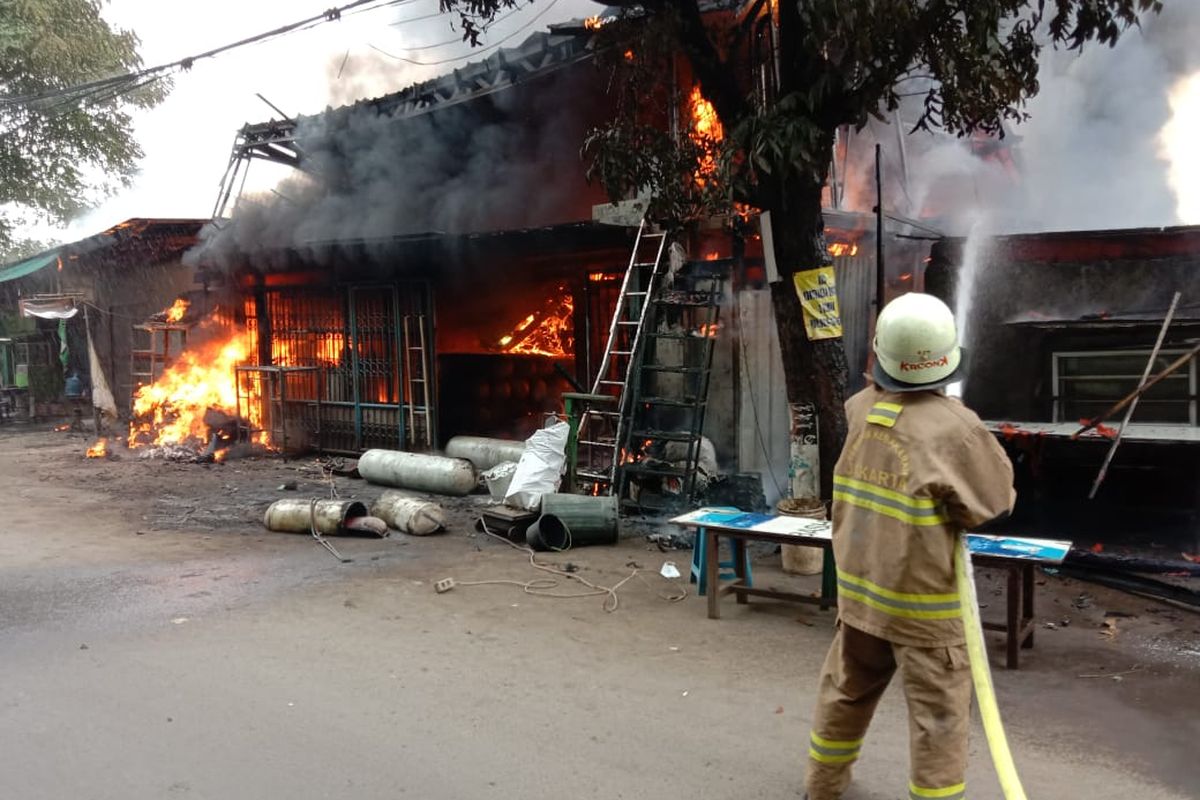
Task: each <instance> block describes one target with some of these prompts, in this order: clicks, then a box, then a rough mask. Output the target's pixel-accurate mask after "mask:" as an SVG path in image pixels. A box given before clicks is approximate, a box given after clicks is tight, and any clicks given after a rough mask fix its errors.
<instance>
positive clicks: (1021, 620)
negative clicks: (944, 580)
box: [967, 533, 1071, 669]
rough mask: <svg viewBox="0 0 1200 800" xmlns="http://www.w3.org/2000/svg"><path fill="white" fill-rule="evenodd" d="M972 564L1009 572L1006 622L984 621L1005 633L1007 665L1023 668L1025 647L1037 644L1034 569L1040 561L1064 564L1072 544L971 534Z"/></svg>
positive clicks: (988, 626)
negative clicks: (1063, 561) (1021, 660)
mask: <svg viewBox="0 0 1200 800" xmlns="http://www.w3.org/2000/svg"><path fill="white" fill-rule="evenodd" d="M967 549H969V550H970V551H971V563H972V564H974V565H975V566H978V567H993V568H995V569H1002V570H1004V571H1005V572H1006V573H1007V576H1006V577H1007V587H1006V591H1005V612H1004V622H983V623H982V624H983V628H984V630H989V631H999V632H1001V633H1003V634H1004V645H1005V647H1004V651H1005V665H1006V666H1007V667H1008V668H1009V669H1019V668H1020V653H1021V650H1028V649H1030V648H1031V647H1033V631H1034V627H1035V626H1036V621H1035V619H1034V616H1033V587H1034V581H1033V569H1034V567H1036V566H1037V565H1038V564H1043V565H1047V564H1049V565H1053V564H1061V563H1062V560H1063V558H1064V557H1065V556H1066V555H1067V551H1068V550H1070V549H1071V543H1070V542H1065V541H1055V540H1050V539H1030V538H1027V537H1023V536H1022V537H1018V536H984V535H981V534H976V533H970V534H967Z"/></svg>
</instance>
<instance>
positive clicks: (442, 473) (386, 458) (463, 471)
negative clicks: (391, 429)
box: [358, 449, 479, 496]
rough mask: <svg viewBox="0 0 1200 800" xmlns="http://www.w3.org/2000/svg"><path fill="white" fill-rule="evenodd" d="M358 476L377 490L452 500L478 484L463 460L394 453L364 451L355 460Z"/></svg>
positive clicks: (472, 468)
mask: <svg viewBox="0 0 1200 800" xmlns="http://www.w3.org/2000/svg"><path fill="white" fill-rule="evenodd" d="M358 473H359V474H360V475H362V476H363V478H365V479H366V480H368V481H370V482H371V483H375V484H379V485H381V486H395V487H397V488H400V489H414V490H417V491H422V492H431V493H433V494H446V495H456V496H463V495H467V494H470V493H471V492H472V491H473V490H474V489H475V487H476V486H477V485H478V483H479V481H478V478H477V477H476V475H475V467H474V466H473V465H472V464H471V462H470V461H467V460H466V459H461V458H446V457H444V456H431V455H426V454H424V453H405V452H401V451H398V450H378V449H375V450H368V451H367V452H365V453H363V454H362V457H361V458H359V459H358Z"/></svg>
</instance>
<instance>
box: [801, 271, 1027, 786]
mask: <svg viewBox="0 0 1200 800" xmlns="http://www.w3.org/2000/svg"><path fill="white" fill-rule="evenodd" d="M874 351H875V362H874V365H873V367H872V372H871V378H872V381H871V383H870V384H869V385H868V386H867V388H865V389H863V390H862V391H861V392H859V393H858V394H856V395H854V396H853V397H851V398H850V399H849V401H847V403H846V417H847V422H848V432H847V438H846V446H845V448H844V449H843V451H842V454H841V457H840V458H839V459H838V462H837V465H836V466H835V468H834V479H833V481H834V486H833V552H834V557H835V561H836V563H837V581H838V620H837V630H836V632H835V634H834V639H833V643H832V645H830V648H829V653H828V655H827V656H826V658H825V665H824V667H823V668H822V670H821V681H820V686H819V688H818V695H817V708H816V711H815V713H814V715H813V727H812V732H811V734H810V738H809V747H808V771H807V775H806V790H807V792H808V794H807V797H808V798H809V800H835V799H836V798H839V797H841V795H842V792H843V791H844V790H845V789H846V786H847V785H848V784H849V782H850V771H851V766H852V764H853V763H854V761H855V760H856V759H857V758H858V756H859V753H860V751H861V750H862V747H863V741H864V737H865V736H866V733H867V727H868V725H869V724H870V722H871V716H872V714H873V713H874V712H875V706H876V705H877V704H878V702H879V698H880V697H881V696H882V695H883V692H884V689H886V688H887V685H888V683H889V682H890V680H891V678H892V676H893V675H894V674H895V673H896V672H897V670H898V671H899V673H900V676H901V678H902V680H903V684H904V693H905V699H906V700H907V702H908V722H909V750H910V772H909V784H908V795H907V796H908V797H909V798H911V800H926V799H927V798H937V800H955V799H956V798H961V797H963V796H964V792H965V788H966V787H965V782H964V776H965V772H966V766H967V728H968V720H969V710H970V701H971V677H970V669H969V664H968V661H967V648H966V642H965V639H964V635H963V624H962V619H961V616H962V610H961V604H960V602H959V596H958V593H957V591H956V587H955V577H954V553H955V548H956V547H957V538H958V536H959V534H960V533H961V532H962V531H963V530H966V529H972V528H975V527H977V526H979V525H982V524H983V523H986V522H989V521H991V520H993V519H996V518H998V517H1001V516H1004V515H1006V514H1008V513H1009V512H1010V511H1011V510H1012V507H1013V503H1014V501H1015V499H1016V495H1015V493H1014V491H1013V488H1012V487H1013V473H1012V464H1011V463H1010V462H1009V460H1008V457H1007V456H1006V455H1005V453H1004V450H1003V449H1002V448H1001V447H1000V445H999V443H998V442H997V441H996V440H995V438H994V437H993V436H992V434H991V433H990V432H989V431H988V429H987V428H986V427H984V425H983V423H982V422H980V420H979V417H977V416H976V415H975V414H974V413H973V412H971V411H970V410H968V409H967V408H966V407H965V406H963V405H962V403H960V402H959V401H958V400H956V399H954V398H951V397H948V396H946V393H945V391H944V388H943V387H945V386H946V385H948V384H950V383H953V382H956V381H958V380H960V379H961V378H962V374H963V370H964V354H963V351H962V348H961V347H960V346H959V343H958V332H957V330H956V328H955V324H954V315H953V313H952V312H951V311H950V309H949V308H947V307H946V304H945V303H943V302H942V301H940V300H938V299H937V298H935V297H933V296H932V295H927V294H919V293H911V294H906V295H903V296H901V297H898V298H896V299H895V300H893V301H892V302H891V303H889V304H888V305H887V306H886V307H885V308H884V309H883V313H881V314H880V315H879V320H878V322H877V323H876V335H875V342H874Z"/></svg>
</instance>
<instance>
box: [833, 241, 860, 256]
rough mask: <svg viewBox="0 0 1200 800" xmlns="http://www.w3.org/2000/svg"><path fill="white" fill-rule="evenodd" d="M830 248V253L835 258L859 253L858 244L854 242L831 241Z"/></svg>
mask: <svg viewBox="0 0 1200 800" xmlns="http://www.w3.org/2000/svg"><path fill="white" fill-rule="evenodd" d="M828 250H829V255H831V256H833V257H834V258H837V257H839V256H856V255H858V245H857V244H855V243H854V242H830V243H829V247H828Z"/></svg>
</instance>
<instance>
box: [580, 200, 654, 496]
mask: <svg viewBox="0 0 1200 800" xmlns="http://www.w3.org/2000/svg"><path fill="white" fill-rule="evenodd" d="M666 251H667V234H666V233H665V232H662V231H656V230H651V225H650V223H648V222H647V221H646V220H645V219H644V218H643V219H642V222H641V224H640V225H639V226H638V232H637V238H636V239H635V240H634V244H633V252H632V253H631V254H630V256H629V266H628V267H627V268H626V270H625V277H624V278H623V279H622V281H621V289H620V293H619V294H618V296H617V304H616V308H615V309H614V310H613V317H612V323H611V324H610V325H609V329H608V341H607V342H606V344H605V346H604V357H603V359H601V361H600V369H599V370H598V371H597V373H596V379H595V381H594V382H593V383H592V392H591V393H592V394H593V395H602V396H607V397H610V398H612V401H611V402H612V404H611V405H610V406H608V407H606V408H596V407H595V405H596V404H595V403H593V405H592V407H589V408H588V409H587V410H586V411H585V412H584V414H583V417H582V419H581V421H580V424H579V438H578V448H579V452H580V454H581V458H580V465H581V467H580V468H579V469H578V470H577V472H576V476H577V478H578V480H579V481H580V482H581V483H584V484H588V483H590V484H591V485H592V488H593V493H595V494H608V493H611V492H612V490H613V487H614V486H615V485H616V480H617V471H618V469H619V468H620V466H621V461H622V450H621V444H622V442H623V440H625V439H626V438H627V436H626V435H625V434H626V430H625V425H626V424H627V423H628V415H627V413H626V412H627V408H626V406H627V404H628V401H629V393H628V391H627V389H628V386H629V381H630V379H631V378H632V377H633V375H634V364H635V363H636V356H637V354H638V352H639V351H640V348H641V347H642V342H643V335H642V334H643V329H644V326H645V322H646V317H647V312H648V311H649V309H650V306H651V300H652V298H653V297H654V295H655V293H656V292H657V290H658V285H659V283H660V282H661V279H662V274H663V271H664V270H663V255H664V254H665V253H666Z"/></svg>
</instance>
